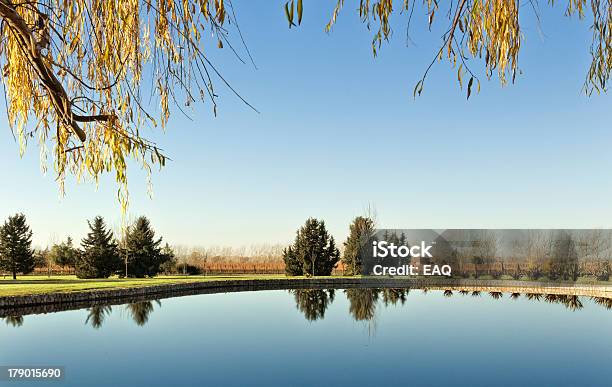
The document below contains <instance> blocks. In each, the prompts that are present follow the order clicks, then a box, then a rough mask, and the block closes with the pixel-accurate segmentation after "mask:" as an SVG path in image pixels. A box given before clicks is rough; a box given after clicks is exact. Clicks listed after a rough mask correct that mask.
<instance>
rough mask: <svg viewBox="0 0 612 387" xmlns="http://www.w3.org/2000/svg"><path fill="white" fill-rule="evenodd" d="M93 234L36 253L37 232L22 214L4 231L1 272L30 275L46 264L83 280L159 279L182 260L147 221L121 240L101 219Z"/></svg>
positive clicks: (0, 229) (91, 229) (96, 221)
mask: <svg viewBox="0 0 612 387" xmlns="http://www.w3.org/2000/svg"><path fill="white" fill-rule="evenodd" d="M87 224H88V226H89V232H88V233H87V236H86V237H85V238H83V239H82V240H81V246H80V248H78V247H75V246H74V243H73V240H72V238H70V237H68V238H67V239H66V241H64V242H61V243H59V244H54V245H53V246H52V247H51V249H50V250H48V251H35V250H34V249H33V248H32V231H31V230H30V227H29V226H28V224H27V222H26V218H25V216H24V215H23V214H16V215H14V216H11V217H9V218H8V220H6V222H5V223H4V225H2V227H0V270H3V271H6V272H9V273H11V274H12V276H13V279H16V278H17V274H24V275H25V274H29V273H31V272H32V271H33V270H34V268H35V267H36V266H37V265H38V266H41V265H44V264H45V261H48V263H50V262H53V263H54V264H56V265H58V266H60V267H62V268H72V269H73V270H74V272H75V274H76V276H77V277H78V278H108V277H110V276H111V275H115V274H116V275H119V276H122V277H126V276H127V277H138V278H142V277H153V276H155V275H157V274H158V273H160V272H163V271H170V270H174V269H173V267H174V266H175V265H176V259H175V257H174V253H173V251H172V249H171V248H170V247H169V246H168V244H167V243H166V244H165V245H164V246H162V245H161V243H162V238H156V236H155V231H154V230H153V228H152V227H151V223H150V221H149V220H148V219H147V218H146V217H144V216H142V217H139V218H138V219H136V221H135V222H134V223H133V224H132V225H130V226H128V227H127V229H126V231H125V233H124V235H123V238H121V239H117V238H116V237H115V236H114V235H113V232H112V231H111V230H109V229H108V227H107V225H106V223H105V222H104V219H103V218H102V217H101V216H97V217H95V218H94V219H93V220H92V221H88V222H87Z"/></svg>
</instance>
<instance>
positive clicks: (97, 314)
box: [85, 305, 113, 329]
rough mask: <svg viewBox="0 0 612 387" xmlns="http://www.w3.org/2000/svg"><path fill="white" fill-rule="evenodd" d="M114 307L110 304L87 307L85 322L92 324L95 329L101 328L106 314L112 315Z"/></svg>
mask: <svg viewBox="0 0 612 387" xmlns="http://www.w3.org/2000/svg"><path fill="white" fill-rule="evenodd" d="M112 311H113V308H112V307H111V306H110V305H96V306H92V307H91V308H89V309H87V312H88V314H87V318H86V319H85V324H90V325H91V326H92V327H93V328H94V329H100V327H101V326H102V324H103V323H104V319H105V318H106V316H108V315H110V314H111V312H112Z"/></svg>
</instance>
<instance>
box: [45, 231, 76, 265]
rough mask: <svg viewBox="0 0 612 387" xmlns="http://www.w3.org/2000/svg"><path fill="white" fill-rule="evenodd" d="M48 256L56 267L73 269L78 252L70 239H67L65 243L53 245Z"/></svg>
mask: <svg viewBox="0 0 612 387" xmlns="http://www.w3.org/2000/svg"><path fill="white" fill-rule="evenodd" d="M49 254H50V256H51V260H52V261H53V262H54V263H55V264H56V265H59V266H61V267H67V266H68V267H74V265H75V264H76V259H77V254H78V251H77V250H76V249H75V248H74V246H73V243H72V238H71V237H68V239H66V242H62V243H60V244H58V245H53V247H51V252H50V253H49Z"/></svg>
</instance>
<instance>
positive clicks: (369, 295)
mask: <svg viewBox="0 0 612 387" xmlns="http://www.w3.org/2000/svg"><path fill="white" fill-rule="evenodd" d="M422 290H423V291H424V292H425V293H427V292H428V291H429V289H422ZM290 292H291V293H292V294H293V295H294V297H295V302H296V307H297V309H298V310H299V311H300V312H302V313H303V314H304V317H305V318H306V319H307V320H309V321H315V320H322V319H324V318H325V311H326V310H327V308H328V307H329V306H330V305H331V303H332V302H333V300H334V293H333V290H321V289H301V290H291V291H290ZM409 292H410V289H401V288H388V289H358V288H353V289H346V290H344V294H345V295H346V298H347V300H348V302H349V314H350V315H351V317H352V318H353V319H354V320H355V321H366V322H368V323H371V322H375V318H376V311H377V306H378V304H379V301H381V300H382V304H383V305H384V306H385V307H388V306H390V305H396V304H400V305H404V304H405V303H406V301H407V300H408V294H409ZM458 292H459V294H461V295H464V296H465V295H471V296H473V297H480V295H481V294H482V292H480V291H478V290H475V291H469V290H467V289H462V290H459V291H458ZM453 294H454V292H453V290H451V289H445V290H442V295H443V296H444V297H452V295H453ZM488 294H489V295H490V296H491V297H492V298H493V299H495V300H500V299H502V298H503V297H504V294H503V292H498V291H491V292H488ZM509 295H510V299H512V300H519V299H520V297H521V293H518V292H512V293H509ZM524 296H525V298H526V299H527V300H530V301H536V302H537V301H540V300H544V301H546V302H548V303H556V304H561V305H564V306H565V307H566V308H567V309H569V310H572V311H574V310H580V309H582V308H583V304H582V301H581V300H580V297H579V296H573V295H559V294H539V293H525V294H524ZM591 299H592V300H593V302H594V303H596V304H597V305H601V306H603V307H604V308H606V309H612V298H604V297H591Z"/></svg>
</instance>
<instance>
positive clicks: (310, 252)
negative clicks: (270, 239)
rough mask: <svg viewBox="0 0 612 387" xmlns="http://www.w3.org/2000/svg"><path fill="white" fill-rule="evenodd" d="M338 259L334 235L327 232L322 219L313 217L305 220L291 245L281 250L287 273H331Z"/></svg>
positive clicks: (338, 253) (338, 254)
mask: <svg viewBox="0 0 612 387" xmlns="http://www.w3.org/2000/svg"><path fill="white" fill-rule="evenodd" d="M339 259H340V252H339V251H338V249H337V248H336V244H335V242H334V237H332V236H330V235H329V234H328V232H327V230H326V229H325V223H324V222H323V221H319V220H317V219H314V218H309V219H308V220H307V221H306V223H305V224H304V226H302V228H300V229H299V230H298V232H297V235H296V238H295V242H294V243H293V245H292V246H290V247H288V248H287V249H285V250H284V251H283V260H284V261H285V272H286V273H287V274H288V275H302V274H306V275H331V273H332V270H333V269H334V267H335V266H336V263H337V262H338V260H339Z"/></svg>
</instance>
